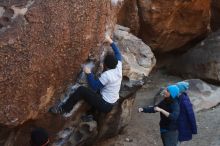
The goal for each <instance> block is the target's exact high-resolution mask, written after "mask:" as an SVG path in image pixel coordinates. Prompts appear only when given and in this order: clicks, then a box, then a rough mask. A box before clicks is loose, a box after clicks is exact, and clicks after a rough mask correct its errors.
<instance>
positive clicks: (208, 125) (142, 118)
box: [99, 71, 220, 146]
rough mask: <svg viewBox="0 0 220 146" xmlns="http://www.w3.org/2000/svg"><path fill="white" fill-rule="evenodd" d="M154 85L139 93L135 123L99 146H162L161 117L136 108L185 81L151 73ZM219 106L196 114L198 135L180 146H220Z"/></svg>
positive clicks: (135, 107)
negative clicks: (167, 87)
mask: <svg viewBox="0 0 220 146" xmlns="http://www.w3.org/2000/svg"><path fill="white" fill-rule="evenodd" d="M150 79H151V81H150V82H149V84H147V85H146V86H145V87H143V89H142V90H141V91H139V92H138V93H137V97H136V101H135V106H134V108H133V114H132V120H131V121H130V123H129V125H128V126H127V128H126V129H125V130H124V132H122V133H121V134H120V135H119V136H118V137H115V138H112V139H109V140H108V141H105V142H104V143H102V144H99V146H161V145H162V143H161V139H160V135H159V125H158V123H159V114H144V113H138V112H137V108H138V107H139V106H144V105H145V103H149V102H150V101H152V97H153V95H154V94H155V92H156V91H157V89H158V88H159V87H160V86H162V85H166V84H168V83H172V82H176V81H179V80H182V79H181V78H178V77H174V76H170V75H167V74H166V72H164V71H159V72H152V73H151V78H150ZM219 113H220V106H216V107H214V108H212V109H209V110H205V111H201V112H199V113H197V114H196V117H197V124H198V135H196V136H194V138H193V140H192V141H190V142H186V143H183V144H181V146H219V145H220V126H219V125H220V115H219Z"/></svg>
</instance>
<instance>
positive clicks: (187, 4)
mask: <svg viewBox="0 0 220 146" xmlns="http://www.w3.org/2000/svg"><path fill="white" fill-rule="evenodd" d="M210 2H211V1H210V0H193V1H189V0H166V1H164V0H148V1H146V0H137V1H136V3H135V1H133V0H126V1H125V3H127V5H129V6H127V9H126V10H124V11H121V13H122V14H120V15H121V17H122V16H125V17H123V19H119V22H120V23H119V24H122V25H124V26H127V27H131V28H132V29H131V30H132V32H135V33H136V32H139V35H138V36H139V37H140V38H142V39H143V40H144V42H145V43H147V44H148V45H149V46H150V47H151V48H153V49H154V50H155V51H157V52H168V51H171V50H174V49H177V48H180V47H182V46H184V45H185V44H187V43H189V42H190V41H192V40H193V39H196V38H200V37H204V36H205V35H206V34H207V32H208V26H209V19H210V14H209V11H210ZM130 11H131V13H130ZM121 17H119V18H121ZM138 20H139V25H137V21H138ZM134 26H135V27H136V28H134ZM139 26H140V27H139Z"/></svg>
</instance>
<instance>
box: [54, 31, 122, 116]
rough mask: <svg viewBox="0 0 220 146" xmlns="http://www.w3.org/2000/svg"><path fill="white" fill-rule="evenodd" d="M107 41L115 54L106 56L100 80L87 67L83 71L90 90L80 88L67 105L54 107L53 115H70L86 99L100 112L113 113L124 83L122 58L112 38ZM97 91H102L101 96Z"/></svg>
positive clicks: (71, 96) (106, 39)
mask: <svg viewBox="0 0 220 146" xmlns="http://www.w3.org/2000/svg"><path fill="white" fill-rule="evenodd" d="M105 41H106V42H107V43H109V44H110V45H111V47H112V49H113V52H114V54H110V53H107V55H106V56H105V58H104V64H103V68H104V69H103V72H102V74H101V76H100V77H99V79H97V80H96V79H95V78H94V74H93V73H92V72H91V69H90V68H88V67H86V66H85V67H84V69H83V70H84V72H85V73H86V75H87V81H88V84H89V86H90V88H87V87H84V86H80V87H79V88H77V90H76V91H75V92H74V93H73V94H71V95H70V97H69V99H68V100H67V101H66V102H65V103H63V104H62V105H60V106H54V107H52V108H51V109H50V112H51V113H54V114H65V113H69V112H70V111H71V110H72V108H73V106H74V105H75V104H76V103H77V102H78V101H79V100H81V99H84V100H85V101H86V102H87V103H88V104H90V105H91V106H92V107H93V108H95V109H97V110H98V111H100V112H104V113H108V112H110V111H111V109H112V107H113V105H114V103H116V102H117V100H118V99H119V90H120V86H121V81H122V57H121V53H120V51H119V49H118V48H117V46H116V45H115V43H114V42H113V40H112V39H111V38H110V36H108V35H107V36H106V37H105ZM97 91H100V94H99V93H97Z"/></svg>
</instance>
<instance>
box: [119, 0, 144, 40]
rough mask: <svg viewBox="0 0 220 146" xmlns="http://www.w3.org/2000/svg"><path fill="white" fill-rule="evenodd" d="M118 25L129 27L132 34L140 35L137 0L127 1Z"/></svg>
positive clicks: (120, 13) (120, 14)
mask: <svg viewBox="0 0 220 146" xmlns="http://www.w3.org/2000/svg"><path fill="white" fill-rule="evenodd" d="M118 24H120V25H123V26H126V27H129V28H130V29H131V33H132V34H134V35H135V36H137V35H138V33H139V29H140V20H139V15H138V6H137V0H125V1H124V5H123V7H122V8H121V10H120V12H119V15H118Z"/></svg>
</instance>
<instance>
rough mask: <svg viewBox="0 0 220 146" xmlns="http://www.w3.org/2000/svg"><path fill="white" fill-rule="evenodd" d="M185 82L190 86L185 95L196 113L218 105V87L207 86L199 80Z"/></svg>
mask: <svg viewBox="0 0 220 146" xmlns="http://www.w3.org/2000/svg"><path fill="white" fill-rule="evenodd" d="M187 81H188V82H189V84H190V88H189V90H188V92H187V93H188V95H189V97H190V100H191V102H192V104H193V106H194V109H195V111H196V112H198V111H201V110H206V109H210V108H212V107H215V106H216V105H218V104H219V103H220V97H219V94H220V87H218V86H214V85H211V84H207V83H205V82H204V81H202V80H200V79H191V80H187Z"/></svg>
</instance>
